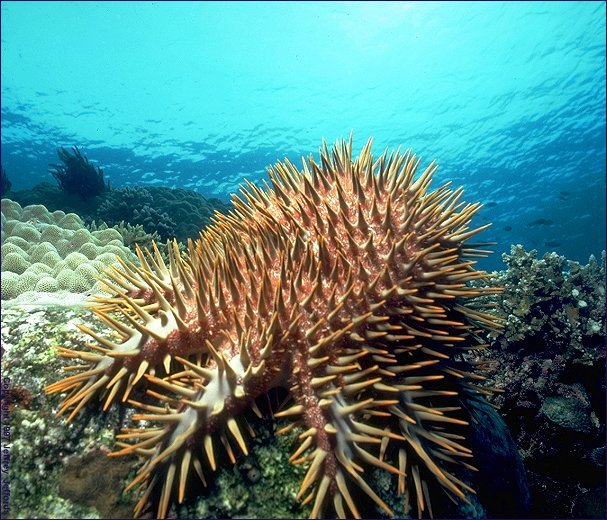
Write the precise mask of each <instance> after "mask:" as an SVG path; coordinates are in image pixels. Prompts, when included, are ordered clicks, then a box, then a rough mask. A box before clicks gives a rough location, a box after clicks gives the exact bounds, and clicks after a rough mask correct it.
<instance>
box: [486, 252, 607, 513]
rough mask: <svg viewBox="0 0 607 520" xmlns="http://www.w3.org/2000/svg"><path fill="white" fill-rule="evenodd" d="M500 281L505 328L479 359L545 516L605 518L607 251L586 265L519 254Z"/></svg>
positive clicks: (537, 509)
mask: <svg viewBox="0 0 607 520" xmlns="http://www.w3.org/2000/svg"><path fill="white" fill-rule="evenodd" d="M503 258H504V262H505V263H506V265H507V266H508V269H507V270H505V271H502V272H501V273H499V276H498V277H497V278H495V279H494V280H493V281H492V283H495V284H499V285H501V286H503V287H504V292H503V294H502V295H501V296H500V297H499V301H500V307H501V309H502V312H503V313H504V316H505V317H506V321H505V328H504V330H503V332H502V333H501V334H500V335H499V336H498V338H497V340H496V341H495V344H494V345H493V348H491V349H487V350H486V351H483V352H482V353H481V355H480V356H479V358H478V360H481V361H483V362H484V363H486V364H487V365H488V366H489V367H490V372H489V373H490V374H491V375H490V382H491V384H492V385H493V386H495V387H497V388H501V389H503V392H502V393H498V394H494V395H493V396H491V397H490V400H491V401H492V402H493V403H494V404H495V405H496V406H498V409H499V411H500V413H501V415H502V416H503V417H504V419H505V421H506V423H507V424H508V426H509V428H510V430H511V432H512V434H513V436H514V438H515V440H516V442H517V444H518V446H519V447H520V449H521V454H522V457H523V461H524V464H525V467H526V468H527V472H528V475H529V479H530V485H531V492H532V503H533V510H532V514H534V515H535V516H538V517H547V516H550V517H563V518H565V517H569V518H571V517H576V518H604V517H605V500H604V493H605V390H606V388H605V253H604V252H603V255H602V258H601V261H600V262H598V261H597V260H596V259H595V258H594V257H591V258H590V261H589V263H588V265H585V266H581V265H579V264H578V263H577V262H571V261H566V260H565V258H564V257H562V256H559V255H557V254H556V253H547V254H545V255H544V257H543V258H541V259H538V258H537V254H536V251H535V250H533V251H530V252H527V251H525V249H524V248H523V247H522V246H512V250H511V253H510V255H503Z"/></svg>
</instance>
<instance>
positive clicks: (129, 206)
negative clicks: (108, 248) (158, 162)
mask: <svg viewBox="0 0 607 520" xmlns="http://www.w3.org/2000/svg"><path fill="white" fill-rule="evenodd" d="M227 208H228V206H227V205H225V204H223V203H222V202H221V201H219V200H218V199H208V200H207V199H205V198H204V197H203V196H202V195H200V194H198V193H196V192H194V191H190V190H184V189H179V188H164V187H160V186H150V187H143V186H137V187H129V188H117V189H114V190H112V191H111V192H110V193H108V194H107V195H106V196H105V197H104V198H103V201H102V203H101V204H100V206H99V208H98V210H97V216H98V218H100V219H102V220H103V221H104V222H106V223H107V224H108V225H115V224H118V223H119V222H120V221H124V222H128V223H130V224H133V225H140V226H142V227H143V229H144V231H146V232H147V233H153V232H157V233H158V234H159V235H160V237H161V239H162V240H167V239H173V238H176V239H177V240H179V241H186V240H187V239H188V238H196V237H197V236H198V233H199V232H200V230H201V229H204V228H205V227H206V226H207V225H209V224H210V221H211V220H210V219H211V217H212V216H213V212H214V211H220V212H225V211H226V210H227Z"/></svg>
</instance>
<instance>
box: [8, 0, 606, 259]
mask: <svg viewBox="0 0 607 520" xmlns="http://www.w3.org/2000/svg"><path fill="white" fill-rule="evenodd" d="M1 15H2V51H1V52H2V56H1V57H2V76H1V78H2V89H1V93H2V148H1V152H2V166H3V167H4V168H5V169H6V170H7V172H8V175H9V177H10V178H11V181H12V183H13V190H18V189H25V188H30V187H32V186H33V185H35V184H36V183H38V182H41V181H47V182H54V181H53V179H52V177H51V175H50V174H49V173H48V171H47V169H48V164H49V163H52V162H57V157H56V148H57V147H59V146H66V147H71V146H73V145H78V146H80V147H81V149H82V150H84V152H85V153H86V154H87V155H88V157H89V158H91V159H93V160H95V162H98V163H99V164H100V165H101V166H102V167H103V168H104V171H105V173H106V176H108V177H109V178H110V179H111V182H112V185H113V186H123V185H129V184H156V185H166V186H175V187H186V188H190V189H194V190H196V191H199V192H201V193H202V194H203V195H205V196H218V197H220V198H222V199H224V200H227V199H228V198H229V194H230V193H231V192H234V191H235V190H236V189H237V186H238V185H239V183H240V182H241V181H242V180H243V179H245V178H246V179H249V180H251V181H254V182H258V181H261V180H262V179H263V178H264V176H265V167H266V166H268V165H269V164H271V163H273V162H275V161H276V160H279V159H282V158H284V157H285V156H287V157H289V158H291V159H292V160H297V159H298V157H299V156H301V155H308V154H309V153H310V152H313V153H316V152H317V151H318V147H319V145H320V143H321V139H322V138H325V139H327V140H328V141H334V140H335V139H337V138H339V137H342V136H343V137H347V136H348V135H349V134H350V132H351V131H353V132H354V139H355V145H356V147H357V148H360V147H361V146H362V145H363V144H364V142H365V141H366V139H367V138H368V137H369V136H373V137H374V139H375V150H376V152H377V153H378V154H379V152H380V151H383V149H384V148H386V147H397V146H401V145H402V147H403V148H408V147H411V148H413V150H414V151H415V152H416V153H418V154H420V155H422V156H423V158H424V162H425V163H427V162H429V161H430V160H431V159H436V160H437V161H438V163H439V165H440V168H439V171H438V173H437V180H436V181H435V182H436V183H438V182H442V181H446V180H452V181H453V182H454V184H455V185H463V186H465V188H466V194H467V195H466V196H467V200H473V201H474V200H480V201H483V202H485V203H486V206H485V208H484V209H483V210H482V212H481V214H480V216H479V217H478V219H477V222H478V223H479V224H483V223H485V222H487V221H490V222H493V223H494V226H493V227H492V228H490V230H488V231H486V232H485V233H484V236H483V238H484V239H486V240H495V241H497V242H498V244H497V245H496V246H495V248H494V249H495V250H496V251H498V252H502V251H508V250H509V248H510V244H511V243H522V244H523V245H525V246H526V247H527V248H537V249H538V250H539V251H540V253H543V252H545V251H552V250H554V251H557V252H558V253H560V254H564V255H566V256H567V257H568V258H570V259H574V260H579V261H583V262H586V261H587V259H588V256H589V255H590V254H595V255H596V254H600V251H601V250H602V249H604V248H605V94H606V83H605V15H606V6H605V2H508V3H502V2H488V3H483V2H470V3H467V2H461V3H460V2H453V3H450V2H449V3H443V2H436V3H435V2H423V3H420V2H389V3H382V2H361V3H358V2H357V3H353V2H352V3H349V2H323V3H316V2H301V3H299V2H298V3H296V2H288V3H287V2H246V3H245V2H243V3H238V2H204V3H198V2H185V3H181V2H168V3H163V2H154V3H150V2H98V3H96V2H81V3H78V2H76V3H72V2H2V7H1ZM485 267H488V268H501V267H502V263H501V260H500V257H499V255H493V257H492V259H491V260H488V261H486V263H485Z"/></svg>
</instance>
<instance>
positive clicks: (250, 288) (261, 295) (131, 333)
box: [47, 139, 500, 518]
mask: <svg viewBox="0 0 607 520" xmlns="http://www.w3.org/2000/svg"><path fill="white" fill-rule="evenodd" d="M419 162H420V161H419V160H418V159H416V157H415V155H411V154H410V153H409V152H407V153H406V154H404V155H403V154H400V153H399V152H398V151H397V152H394V153H391V154H388V153H387V152H385V153H384V154H383V155H381V157H379V159H377V160H375V161H374V159H373V156H372V154H371V140H369V142H368V143H367V144H366V145H365V147H364V148H363V150H362V152H361V153H360V155H359V156H358V157H357V158H355V159H354V158H353V157H352V141H351V139H350V141H349V142H345V141H338V142H337V143H336V145H335V147H334V149H333V151H332V153H330V152H329V150H328V149H327V146H326V144H324V145H323V148H322V149H321V154H320V164H317V163H316V162H314V160H313V159H312V158H309V159H308V160H307V161H305V160H304V161H303V169H302V170H301V171H300V170H298V169H297V168H296V167H295V166H293V165H292V164H291V163H290V162H289V161H285V162H284V163H278V164H276V165H275V166H274V167H272V168H270V169H269V178H270V181H271V185H266V186H265V187H264V189H261V188H259V187H257V186H255V185H253V184H250V183H247V185H246V187H244V188H243V189H242V190H241V195H240V196H234V198H233V203H234V209H233V210H232V211H230V213H229V214H227V215H221V214H217V215H216V216H215V217H214V221H213V224H212V225H211V226H210V227H208V228H207V229H206V230H204V232H202V233H201V236H200V238H199V239H198V240H197V241H195V242H192V241H190V242H189V243H188V253H187V254H181V253H180V251H179V250H178V247H177V244H176V243H175V242H173V243H172V244H170V245H169V248H168V260H169V261H168V265H166V264H165V262H164V261H163V258H162V256H161V254H160V252H159V250H158V249H157V248H156V246H155V245H154V248H153V251H151V252H150V251H145V252H142V251H140V250H138V258H139V262H140V265H135V264H130V263H124V262H122V265H121V266H120V267H119V268H115V269H112V270H111V271H110V272H108V273H107V278H106V279H105V285H106V286H107V289H108V290H109V291H111V293H112V294H114V296H113V297H109V298H98V299H97V301H96V304H95V305H94V306H93V309H92V310H93V312H94V313H95V315H96V316H97V317H98V318H100V319H101V320H102V321H104V322H105V323H106V324H107V325H109V326H110V327H111V328H112V329H113V330H114V331H115V334H114V336H113V337H104V336H101V335H99V334H97V333H95V332H93V331H92V330H91V329H89V328H88V327H86V326H81V327H80V328H81V330H82V331H84V332H85V333H87V334H88V335H89V336H91V337H92V338H93V339H94V340H95V341H96V343H95V344H88V345H87V347H89V348H88V350H69V349H66V348H60V349H59V352H60V354H61V355H62V356H63V357H66V358H78V359H80V360H82V361H84V362H85V364H77V365H73V366H70V367H67V370H69V371H74V372H76V374H74V375H71V376H69V377H67V378H65V379H63V380H62V381H59V382H57V383H54V384H52V385H50V386H49V387H48V388H47V392H49V393H54V392H69V394H68V396H67V397H66V398H65V400H64V401H63V403H62V405H61V407H60V410H59V413H65V412H67V411H70V410H71V412H70V415H69V419H68V420H71V419H73V418H74V416H75V415H76V414H77V413H78V411H79V410H80V409H81V408H82V407H83V406H85V405H86V404H87V403H88V402H89V401H91V400H92V399H93V398H98V399H100V400H101V401H102V403H103V409H104V410H105V409H107V407H108V406H109V405H110V404H111V403H112V402H113V401H114V400H115V399H116V398H117V397H118V398H119V399H120V400H122V401H123V402H125V401H128V402H129V403H130V404H131V405H133V406H136V407H138V408H140V409H143V411H144V412H145V413H139V414H136V415H134V416H133V418H134V420H140V421H150V422H152V423H156V424H157V425H158V426H156V427H142V428H129V429H126V430H124V432H123V433H122V434H120V435H119V436H118V437H119V438H120V439H121V442H120V443H119V446H120V447H121V448H122V449H121V450H120V451H118V452H116V453H113V454H112V455H122V454H127V453H138V454H140V455H142V456H144V457H145V458H147V461H146V462H145V464H144V465H143V466H142V467H141V469H140V470H139V472H138V474H137V476H136V478H135V479H134V480H133V482H132V483H131V484H130V485H129V486H128V488H132V487H134V486H137V485H140V486H141V488H142V489H143V492H142V494H141V498H140V500H139V502H138V504H137V506H136V508H135V514H136V515H140V514H141V513H142V512H143V511H144V510H145V508H146V507H147V505H148V504H150V503H155V504H156V505H157V516H158V517H161V518H162V517H164V516H165V515H166V514H167V513H168V510H169V507H170V505H171V503H172V502H173V500H175V499H176V500H177V501H179V502H180V503H181V502H182V501H183V500H184V497H185V494H186V489H187V487H188V479H189V478H191V477H192V476H193V475H194V474H197V475H198V477H200V479H201V480H202V481H203V483H206V482H205V479H206V478H207V477H206V476H205V475H207V476H208V472H209V469H210V470H215V468H216V457H217V455H218V454H217V451H216V450H217V449H218V447H219V445H222V446H223V449H225V450H226V452H227V454H228V456H229V458H230V459H231V460H232V461H234V460H235V453H234V449H235V448H236V447H238V449H239V450H240V451H242V452H243V453H244V454H245V455H246V454H247V439H246V436H247V435H249V434H252V431H251V427H250V426H249V424H248V423H247V421H246V419H245V418H244V412H245V411H246V410H248V409H253V411H255V412H256V413H259V409H258V408H257V406H256V405H255V402H254V400H255V398H257V397H258V396H260V395H262V394H264V393H266V392H268V391H269V390H270V389H272V388H276V387H284V388H286V389H288V391H289V394H290V397H291V398H292V405H291V407H290V408H288V409H286V410H284V411H281V412H279V413H276V414H275V416H276V417H286V418H290V419H292V423H290V425H289V426H288V427H287V428H283V431H284V430H289V429H291V428H292V427H294V426H295V425H298V426H302V427H303V429H304V430H305V431H304V432H303V433H302V434H301V435H300V436H299V439H300V440H301V445H300V446H299V447H298V448H297V450H296V451H295V453H293V456H292V457H291V461H292V462H293V463H294V464H298V463H303V464H306V465H307V468H308V469H307V473H306V475H305V477H304V479H303V482H302V483H301V488H300V490H299V493H298V494H297V498H298V499H302V498H303V502H305V503H307V502H310V501H312V502H313V506H312V516H313V517H318V516H321V515H323V514H328V515H331V514H333V513H335V514H337V515H338V516H340V517H348V516H351V515H354V516H359V508H358V507H357V503H356V501H355V500H354V498H353V496H354V497H355V496H356V495H355V494H353V493H352V490H353V488H355V487H358V488H360V489H361V490H362V492H364V493H365V494H366V495H368V496H369V497H370V498H371V499H372V500H373V501H375V502H376V503H377V504H378V505H379V506H380V507H381V508H382V509H383V510H385V511H386V512H387V513H388V514H390V515H392V514H393V512H392V511H391V510H390V508H389V507H388V506H387V505H386V504H385V503H384V501H383V500H382V499H381V498H380V497H379V496H378V495H377V493H376V492H375V491H374V490H373V489H372V487H371V485H370V484H369V482H368V481H367V479H366V478H365V474H364V468H365V467H370V466H375V467H378V468H381V469H383V470H385V471H388V472H390V473H393V474H394V475H396V477H395V482H396V486H397V490H398V493H399V494H401V495H403V497H404V507H405V511H407V510H408V509H409V504H415V505H416V506H417V510H418V513H419V514H420V515H421V514H426V513H428V514H432V511H431V503H430V496H429V495H430V493H429V491H428V489H429V486H430V484H432V486H436V487H439V488H442V489H443V490H444V491H445V492H446V493H447V494H448V495H449V496H450V497H451V498H453V499H456V498H457V497H458V498H459V499H461V500H465V494H464V491H465V490H468V491H470V492H473V490H472V489H470V488H469V487H468V486H467V485H466V484H465V483H464V482H462V481H461V480H459V479H458V478H457V477H456V476H455V475H454V474H453V469H450V468H453V467H455V466H456V465H458V464H463V465H465V466H466V467H468V468H472V466H470V465H469V464H467V463H466V462H465V460H469V458H470V457H471V456H472V452H471V450H470V449H469V448H468V447H466V442H465V437H464V435H463V434H462V432H465V428H464V426H465V425H466V424H467V423H466V420H465V415H464V413H463V411H462V410H461V406H460V404H461V399H462V398H464V397H465V396H469V395H473V394H477V393H479V392H481V393H482V392H485V393H486V392H487V391H486V390H484V389H482V388H479V387H478V386H477V385H475V384H474V382H475V380H478V379H482V377H481V376H479V375H475V374H473V373H471V372H469V370H470V367H469V366H468V365H466V364H465V363H464V362H463V361H462V360H461V359H460V357H461V356H460V355H461V353H462V352H463V351H465V350H470V349H474V348H482V347H483V346H484V345H483V344H482V341H481V340H480V339H479V338H480V335H479V334H478V333H479V332H480V331H482V330H483V329H484V330H485V331H486V330H492V329H497V328H499V327H500V324H499V321H498V320H497V319H496V318H495V317H494V316H493V315H491V314H489V313H487V312H484V310H483V308H482V305H481V304H480V303H478V299H477V297H478V296H480V295H487V294H490V293H492V292H495V291H496V289H495V288H493V289H492V288H481V287H475V288H473V287H471V286H470V284H468V282H470V281H472V280H478V279H482V278H485V277H487V274H486V273H485V272H483V271H477V270H475V269H474V268H473V264H474V263H475V261H473V260H471V258H473V257H480V256H484V255H486V254H487V253H488V251H484V250H481V249H477V248H478V247H479V245H478V244H476V245H474V244H467V243H466V242H467V240H468V239H469V238H470V237H472V236H474V235H476V234H477V233H478V232H480V231H482V230H483V229H485V228H486V227H487V225H485V226H481V227H477V228H472V229H471V228H470V227H469V226H470V222H471V218H472V216H473V215H474V214H475V213H476V212H477V211H478V209H479V208H480V207H481V205H480V204H467V203H464V202H462V201H461V197H462V193H463V190H462V188H458V189H455V190H452V189H450V187H449V183H448V184H445V185H443V186H441V187H439V188H438V189H435V190H430V183H431V179H432V175H433V173H434V172H435V170H436V166H435V165H434V163H432V164H430V165H429V166H428V167H427V168H426V170H425V171H424V172H423V173H422V174H421V175H419V176H418V177H417V178H415V173H416V170H417V168H418V165H419ZM156 374H160V375H163V374H166V376H165V377H157V376H156ZM142 381H147V383H151V384H153V385H155V386H156V387H157V388H158V391H153V390H148V394H150V395H152V396H153V397H155V398H157V399H158V400H159V403H158V405H152V404H149V403H143V402H135V401H133V400H129V394H131V391H132V390H133V388H135V387H136V386H138V385H140V384H142ZM462 417H464V418H462ZM243 432H247V433H246V434H245V433H243ZM124 441H128V442H124ZM217 441H219V443H218V442H217ZM472 469H473V468H472ZM128 488H127V489H128ZM331 508H333V509H331Z"/></svg>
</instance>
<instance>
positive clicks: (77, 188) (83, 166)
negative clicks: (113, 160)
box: [49, 146, 110, 200]
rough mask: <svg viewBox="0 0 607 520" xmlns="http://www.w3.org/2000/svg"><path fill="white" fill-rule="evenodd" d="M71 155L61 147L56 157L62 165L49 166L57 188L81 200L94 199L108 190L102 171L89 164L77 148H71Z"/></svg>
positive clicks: (108, 186) (108, 185)
mask: <svg viewBox="0 0 607 520" xmlns="http://www.w3.org/2000/svg"><path fill="white" fill-rule="evenodd" d="M72 151H73V153H70V152H69V151H67V150H66V149H65V148H63V147H61V148H59V149H58V150H57V155H58V157H59V159H60V160H61V161H62V162H63V164H50V165H49V166H51V167H52V169H50V170H49V173H51V174H52V176H53V177H55V180H56V181H57V184H58V185H59V187H60V188H61V189H62V190H63V191H65V192H66V193H70V194H72V195H78V196H79V197H80V198H82V200H87V199H90V198H91V197H95V196H97V195H99V194H101V193H103V192H104V191H107V190H109V189H110V181H109V179H108V181H107V182H106V181H105V179H104V177H103V170H102V169H101V168H100V167H99V166H95V165H93V164H91V163H90V162H89V160H88V158H87V157H86V156H85V155H82V154H81V153H80V150H79V149H78V147H77V146H74V147H72Z"/></svg>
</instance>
